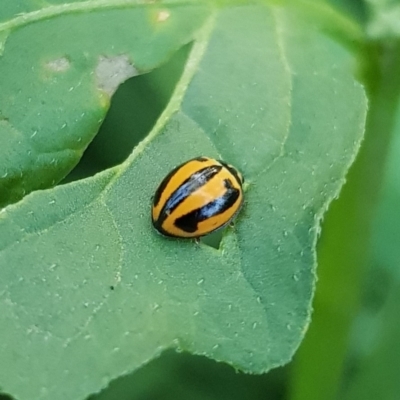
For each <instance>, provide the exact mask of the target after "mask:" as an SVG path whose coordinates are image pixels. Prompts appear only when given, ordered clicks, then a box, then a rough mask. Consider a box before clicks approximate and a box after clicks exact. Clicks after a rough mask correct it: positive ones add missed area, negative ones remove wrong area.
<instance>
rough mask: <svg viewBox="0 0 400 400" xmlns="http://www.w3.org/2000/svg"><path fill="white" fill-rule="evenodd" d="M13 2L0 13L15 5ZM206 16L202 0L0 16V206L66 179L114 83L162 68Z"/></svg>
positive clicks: (74, 5) (74, 6)
mask: <svg viewBox="0 0 400 400" xmlns="http://www.w3.org/2000/svg"><path fill="white" fill-rule="evenodd" d="M15 3H16V2H14V1H12V2H11V1H8V2H7V3H6V4H5V5H2V9H1V11H0V15H6V16H9V17H11V16H12V15H14V14H15V12H16V10H17V9H18V10H21V9H22V8H21V7H22V5H21V4H20V5H19V6H17V5H15ZM31 3H33V2H31V1H26V2H25V3H24V4H26V7H25V6H24V7H25V8H24V10H25V11H29V10H30V7H29V5H30V4H31ZM63 3H64V2H63ZM9 14H10V15H9ZM208 14H209V8H208V7H207V6H205V5H201V4H190V3H189V4H175V5H165V6H163V5H161V4H141V3H138V2H137V1H129V0H128V1H126V0H125V1H113V2H111V1H88V2H70V3H67V4H60V5H54V6H48V7H45V8H41V9H38V10H36V11H34V12H31V13H26V14H22V15H19V16H15V15H14V18H12V19H9V20H7V21H6V22H3V23H0V55H1V58H0V87H1V92H0V207H1V206H4V205H6V204H9V203H11V202H15V201H17V200H19V199H20V198H22V197H23V196H24V195H25V194H26V193H29V192H30V191H32V190H35V189H40V188H48V187H49V186H53V185H54V184H56V183H58V182H59V181H60V180H61V179H62V178H64V177H65V176H66V174H67V173H68V172H69V171H70V170H71V169H72V168H73V167H74V166H75V165H76V163H77V162H78V161H79V159H80V158H81V156H82V153H83V151H84V150H85V148H86V147H87V145H88V144H89V143H90V141H91V140H92V139H93V137H94V135H95V134H96V132H97V131H98V128H99V126H100V124H101V122H102V120H103V118H104V115H105V113H106V111H107V109H108V106H109V100H110V96H111V95H112V93H113V92H114V91H115V89H116V88H117V86H118V84H119V83H121V82H122V81H124V80H125V79H127V78H129V77H130V76H133V75H137V74H139V73H143V72H147V71H149V70H151V69H153V68H155V67H157V66H159V65H160V64H161V63H162V62H164V61H165V60H166V59H167V58H168V57H169V56H170V55H171V53H173V52H174V51H176V50H177V48H179V47H180V46H182V44H184V43H187V42H189V41H191V40H192V39H193V37H194V33H195V32H196V30H197V29H198V28H199V26H201V24H202V23H203V22H204V20H205V18H206V17H207V15H208ZM1 19H3V18H0V20H1Z"/></svg>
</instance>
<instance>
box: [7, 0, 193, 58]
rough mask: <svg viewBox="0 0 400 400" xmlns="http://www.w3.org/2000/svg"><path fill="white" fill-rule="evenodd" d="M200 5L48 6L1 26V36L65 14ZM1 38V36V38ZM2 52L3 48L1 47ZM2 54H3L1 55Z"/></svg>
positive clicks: (118, 1) (132, 1) (116, 0)
mask: <svg viewBox="0 0 400 400" xmlns="http://www.w3.org/2000/svg"><path fill="white" fill-rule="evenodd" d="M190 4H192V5H198V4H199V3H191V2H188V1H182V2H177V1H174V0H167V1H164V2H163V3H162V4H157V3H151V2H149V1H147V0H97V1H90V0H89V1H82V2H80V3H70V4H60V5H56V6H48V7H45V8H42V9H40V10H36V11H31V12H29V13H26V14H21V15H18V16H17V17H15V18H13V19H11V20H9V21H7V22H3V23H1V24H0V34H1V32H3V31H8V30H12V29H16V28H20V27H22V26H24V25H28V24H30V23H32V22H37V21H40V20H44V19H48V18H52V17H57V16H59V15H63V14H72V13H76V12H87V11H96V10H104V9H117V8H128V7H129V8H134V7H137V8H140V7H149V6H153V7H154V6H155V7H160V8H162V7H163V6H168V7H176V6H182V5H190ZM200 4H201V3H200ZM0 38H1V36H0ZM0 50H1V46H0ZM0 54H1V53H0Z"/></svg>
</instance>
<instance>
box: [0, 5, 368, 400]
mask: <svg viewBox="0 0 400 400" xmlns="http://www.w3.org/2000/svg"><path fill="white" fill-rule="evenodd" d="M171 13H173V10H172V9H171ZM121 40H122V41H124V40H126V38H124V36H123V34H122V33H121ZM353 62H354V58H353V57H352V55H351V54H350V53H349V52H348V51H347V50H346V49H345V48H343V47H342V46H341V45H340V44H338V43H336V42H335V41H334V40H332V39H330V38H329V37H327V36H326V35H324V34H322V33H320V32H319V31H318V30H316V29H314V28H312V26H310V24H309V23H307V22H304V21H303V20H302V19H301V18H300V17H299V15H298V12H297V11H296V10H295V9H290V8H276V7H272V6H267V5H249V6H235V7H228V8H222V9H218V10H216V11H215V15H214V16H213V18H212V19H211V20H209V21H208V22H207V23H205V24H204V25H203V28H202V30H201V32H199V33H198V36H197V40H196V42H195V43H194V45H193V48H192V50H191V52H190V54H189V57H188V60H187V63H186V65H185V68H184V72H183V75H182V77H181V79H180V81H179V83H178V84H177V87H176V90H175V92H174V94H173V96H172V98H171V101H170V103H169V104H168V106H167V108H166V109H165V111H164V112H163V114H162V115H161V117H160V119H159V120H158V122H157V124H156V125H155V126H154V128H153V129H152V131H151V133H150V134H149V135H148V136H147V137H146V139H144V140H143V141H142V142H141V143H140V145H139V146H138V147H137V148H136V149H135V150H134V152H133V153H132V155H131V156H130V157H129V158H128V159H127V160H126V161H125V162H124V163H123V164H121V165H119V166H117V167H115V168H113V169H110V170H107V171H105V172H103V173H100V174H98V175H96V176H94V177H92V178H89V179H86V180H81V181H78V182H75V183H71V184H66V185H62V186H58V187H56V188H54V189H49V190H45V191H37V192H34V193H32V194H30V195H29V196H26V197H25V198H24V199H23V201H21V202H19V203H17V204H16V205H11V206H9V207H7V208H5V209H3V212H2V213H1V214H0V244H1V249H0V265H1V279H0V326H2V329H1V331H0V354H2V360H1V365H0V385H1V386H2V387H3V388H4V390H5V391H7V392H9V393H12V394H13V395H14V396H16V397H17V398H18V399H21V400H25V399H29V400H31V399H32V398H35V399H51V400H55V399H75V398H84V397H85V396H87V395H88V394H90V393H93V392H96V391H98V390H100V389H101V388H102V387H104V386H105V385H107V384H108V383H109V381H110V380H111V379H113V378H115V377H117V376H120V375H122V374H127V373H128V372H131V371H133V370H134V369H136V368H139V367H140V366H141V365H143V364H144V363H146V362H147V361H149V360H151V359H152V358H154V357H156V356H157V355H158V354H160V352H161V351H163V350H164V349H166V348H176V349H179V350H186V351H189V352H192V353H196V354H203V355H206V356H208V357H211V358H213V359H215V360H220V361H224V362H227V363H229V364H231V365H234V366H235V367H237V368H240V369H242V370H244V371H246V372H252V373H261V372H264V371H267V370H269V369H271V368H273V367H276V366H278V365H282V364H284V363H286V362H288V361H289V360H290V359H291V357H292V355H293V353H294V351H295V350H296V348H297V347H298V345H299V343H300V341H301V340H302V338H303V336H304V334H305V331H306V329H307V326H308V324H309V320H310V311H311V299H312V294H313V290H314V280H315V243H316V239H317V235H318V232H319V224H320V220H321V217H322V215H323V213H324V211H325V210H326V208H327V206H328V204H329V202H330V201H331V200H332V198H334V197H335V196H337V195H338V193H339V190H340V187H341V186H342V184H343V181H344V176H345V173H346V171H347V169H348V167H349V165H350V164H351V162H352V161H353V159H354V157H355V155H356V152H357V150H358V148H359V145H360V141H361V138H362V135H363V130H364V119H365V112H366V99H365V96H364V92H363V90H362V87H361V85H360V84H358V83H357V82H356V81H355V80H354V78H353V76H352V70H351V66H352V63H353ZM201 154H203V155H208V156H215V157H219V156H221V157H222V158H223V159H225V160H226V161H228V162H230V163H232V164H234V165H235V166H236V167H238V168H239V170H241V171H242V172H243V174H244V176H245V179H246V182H247V185H246V193H245V196H246V205H245V208H244V210H243V212H242V213H241V215H240V217H239V218H238V221H237V224H236V226H235V228H233V229H232V228H230V229H228V232H227V233H226V234H225V236H224V237H223V240H222V243H221V246H220V248H219V249H218V250H216V249H213V248H210V247H208V246H206V245H197V244H195V243H193V242H191V241H180V240H167V239H165V238H163V237H160V236H159V235H157V234H156V233H155V232H154V231H153V229H152V227H151V224H150V215H149V213H150V199H151V196H152V194H153V193H154V190H155V188H156V187H157V185H158V183H159V181H160V180H161V179H162V178H163V176H164V175H165V174H166V173H167V172H168V171H169V170H170V169H171V168H172V167H173V166H175V165H176V164H178V163H180V162H182V161H184V160H186V159H188V158H190V157H193V156H197V155H201Z"/></svg>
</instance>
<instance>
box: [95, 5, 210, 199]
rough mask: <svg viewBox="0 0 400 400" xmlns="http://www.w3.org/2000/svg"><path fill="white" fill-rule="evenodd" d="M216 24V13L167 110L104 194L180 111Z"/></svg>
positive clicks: (195, 46) (199, 39)
mask: <svg viewBox="0 0 400 400" xmlns="http://www.w3.org/2000/svg"><path fill="white" fill-rule="evenodd" d="M214 24H215V13H213V14H212V15H211V16H210V17H209V19H208V21H207V22H206V23H205V24H204V26H203V28H202V29H201V31H200V32H199V33H198V35H197V38H196V41H195V43H194V44H193V48H192V50H191V52H190V54H189V57H188V59H187V61H186V66H185V69H184V72H183V74H182V76H181V78H180V80H179V82H178V84H177V85H176V88H175V90H174V92H173V94H172V96H171V100H170V102H169V103H168V105H167V107H166V108H165V110H164V111H163V112H162V114H161V115H160V117H159V118H158V120H157V122H156V123H155V125H154V127H153V129H152V130H151V131H150V133H149V134H148V135H147V136H146V137H145V139H143V140H142V141H141V142H140V143H139V144H138V146H137V147H136V148H135V149H134V150H133V152H132V153H131V154H130V156H129V157H128V158H127V159H126V160H125V161H124V162H123V163H122V164H121V165H118V166H116V167H114V169H116V170H117V173H116V175H115V176H114V177H113V178H112V180H111V181H110V183H109V184H108V185H107V186H106V187H105V188H104V190H103V192H102V193H103V194H106V193H107V192H108V190H109V189H110V187H111V186H112V184H113V183H114V182H115V181H116V180H117V179H118V177H119V176H120V175H121V174H122V173H123V172H124V171H125V170H126V169H128V167H129V166H130V165H131V164H132V163H133V161H134V160H135V159H136V158H137V157H138V156H139V155H140V154H141V153H142V152H143V151H144V149H145V148H146V147H147V146H148V145H149V144H150V143H151V142H152V141H153V140H154V139H155V138H156V137H157V136H158V135H159V134H161V132H162V129H163V127H164V126H165V125H166V123H167V122H168V121H169V120H170V119H171V117H172V115H173V114H175V113H176V112H178V111H179V110H180V106H181V104H182V100H183V97H184V95H185V93H186V89H187V87H188V86H189V83H190V81H191V80H192V78H193V76H194V74H195V73H196V71H197V69H198V65H199V64H200V62H201V60H202V58H203V55H204V53H205V51H206V49H207V45H208V43H209V38H210V36H211V33H212V30H213V28H214Z"/></svg>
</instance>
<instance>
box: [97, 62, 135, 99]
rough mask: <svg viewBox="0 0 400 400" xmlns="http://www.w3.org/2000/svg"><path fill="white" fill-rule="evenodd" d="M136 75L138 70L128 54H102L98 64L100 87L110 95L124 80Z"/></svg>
mask: <svg viewBox="0 0 400 400" xmlns="http://www.w3.org/2000/svg"><path fill="white" fill-rule="evenodd" d="M136 75H138V71H137V69H136V68H135V67H134V66H133V64H132V63H131V61H130V60H129V58H128V56H126V55H119V56H114V57H107V56H100V58H99V61H98V63H97V66H96V78H97V83H98V87H99V88H100V89H101V90H103V91H104V92H106V93H107V94H108V95H109V96H112V95H113V94H114V93H115V91H116V90H117V88H118V86H119V85H120V84H121V83H122V82H125V81H126V80H127V79H129V78H132V77H134V76H136Z"/></svg>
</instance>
